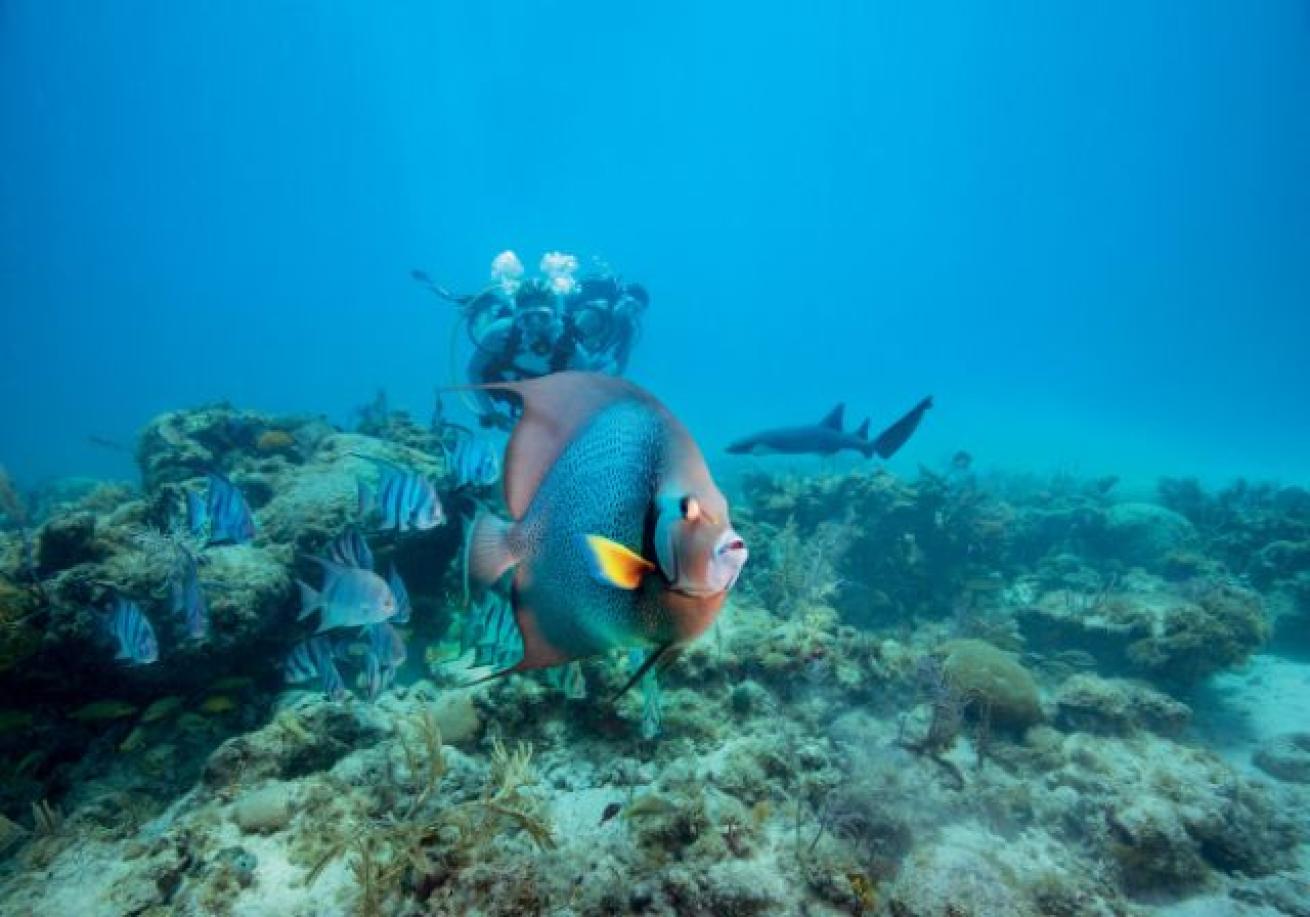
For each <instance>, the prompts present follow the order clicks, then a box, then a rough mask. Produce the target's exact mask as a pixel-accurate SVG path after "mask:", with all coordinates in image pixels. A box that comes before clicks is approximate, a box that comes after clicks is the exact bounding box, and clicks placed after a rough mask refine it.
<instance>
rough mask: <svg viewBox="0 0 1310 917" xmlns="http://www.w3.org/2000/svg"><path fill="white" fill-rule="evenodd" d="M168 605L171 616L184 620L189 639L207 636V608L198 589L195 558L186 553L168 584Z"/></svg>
mask: <svg viewBox="0 0 1310 917" xmlns="http://www.w3.org/2000/svg"><path fill="white" fill-rule="evenodd" d="M169 604H170V605H171V606H172V610H173V614H176V615H182V617H183V618H184V619H185V620H186V632H187V636H188V637H189V638H190V639H192V640H203V639H205V637H207V636H208V635H209V606H208V605H207V604H206V603H205V594H204V592H203V591H201V589H200V578H199V576H198V575H197V573H196V561H195V558H193V557H192V556H191V554H190V553H189V552H187V551H183V552H182V560H181V563H180V564H179V567H178V570H177V571H175V572H174V574H173V578H172V580H170V582H169Z"/></svg>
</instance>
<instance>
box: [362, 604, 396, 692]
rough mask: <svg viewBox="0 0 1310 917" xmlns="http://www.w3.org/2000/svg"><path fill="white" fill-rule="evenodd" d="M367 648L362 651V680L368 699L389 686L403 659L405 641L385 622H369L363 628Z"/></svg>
mask: <svg viewBox="0 0 1310 917" xmlns="http://www.w3.org/2000/svg"><path fill="white" fill-rule="evenodd" d="M364 634H365V635H366V636H367V637H368V649H367V650H366V651H365V653H364V681H365V688H366V690H367V692H368V699H369V700H377V699H378V695H380V694H381V693H382V692H383V691H385V690H386V689H387V688H388V687H390V685H391V682H392V681H393V680H395V677H396V669H398V668H399V667H400V666H401V664H402V663H404V661H405V641H404V640H402V639H401V637H400V634H399V633H398V632H397V631H396V629H395V628H394V627H392V626H391V625H390V624H388V623H387V622H385V621H383V622H382V623H380V624H370V625H369V626H368V627H366V628H364Z"/></svg>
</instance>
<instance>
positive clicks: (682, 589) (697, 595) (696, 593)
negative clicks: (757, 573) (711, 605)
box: [672, 586, 731, 599]
mask: <svg viewBox="0 0 1310 917" xmlns="http://www.w3.org/2000/svg"><path fill="white" fill-rule="evenodd" d="M729 588H731V587H724V588H722V589H709V588H705V589H697V588H696V587H694V586H673V587H672V591H674V592H676V593H678V594H679V595H685V596H686V597H687V598H689V599H710V598H713V597H714V596H716V595H723V594H724V593H726V592H727V591H728V589H729Z"/></svg>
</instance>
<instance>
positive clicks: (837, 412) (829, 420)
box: [819, 402, 846, 431]
mask: <svg viewBox="0 0 1310 917" xmlns="http://www.w3.org/2000/svg"><path fill="white" fill-rule="evenodd" d="M845 411H846V403H845V402H842V403H841V404H839V405H837V406H836V407H835V408H833V409H832V410H831V411H829V412H828V413H827V415H826V416H825V417H824V418H823V420H821V421H819V426H821V427H828V428H830V429H833V430H837V431H840V430H841V428H842V414H843V413H845Z"/></svg>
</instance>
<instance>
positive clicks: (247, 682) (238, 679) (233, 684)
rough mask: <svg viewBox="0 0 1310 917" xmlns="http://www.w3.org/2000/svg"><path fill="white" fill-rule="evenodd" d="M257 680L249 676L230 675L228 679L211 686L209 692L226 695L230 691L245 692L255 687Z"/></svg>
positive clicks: (220, 680) (221, 679)
mask: <svg viewBox="0 0 1310 917" xmlns="http://www.w3.org/2000/svg"><path fill="white" fill-rule="evenodd" d="M254 683H255V680H254V679H253V678H251V677H250V676H249V675H228V676H227V677H226V678H220V679H219V680H218V681H216V682H214V683H213V684H211V685H210V686H209V690H211V691H213V692H214V693H215V694H224V693H227V692H230V691H244V690H245V689H246V688H249V687H251V686H252V685H254Z"/></svg>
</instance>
